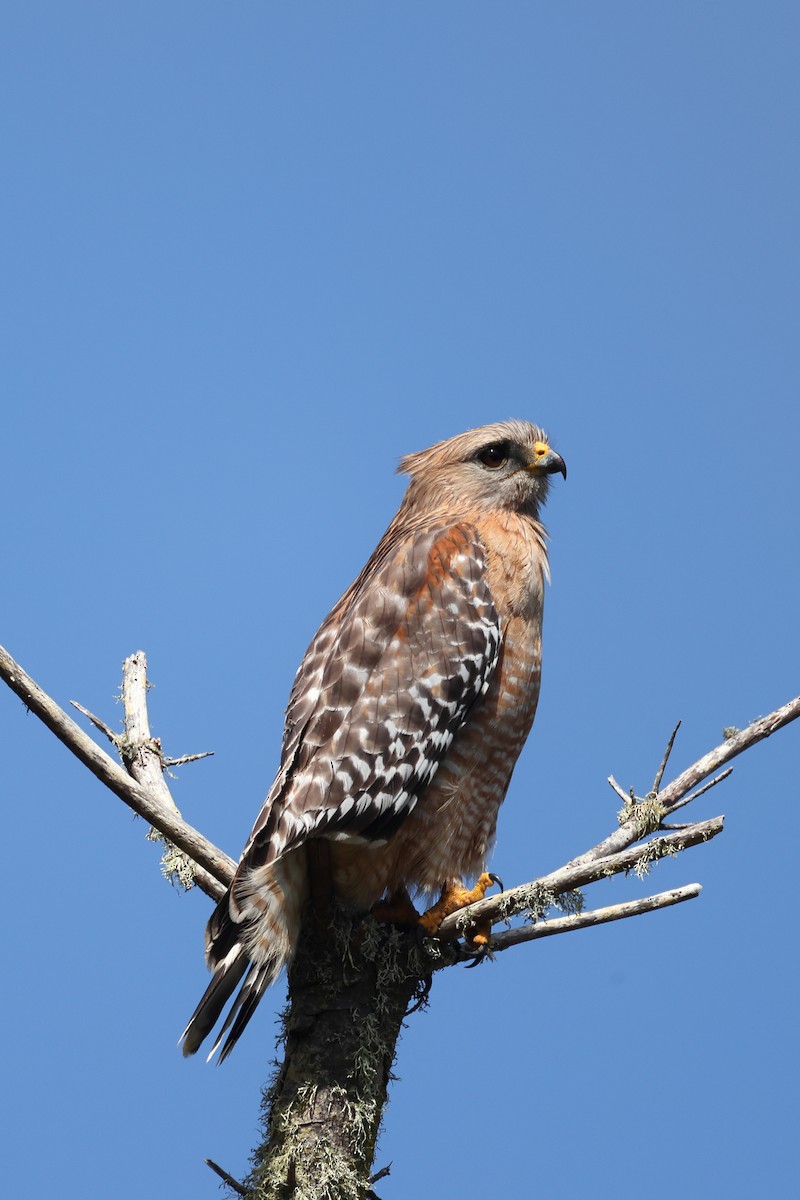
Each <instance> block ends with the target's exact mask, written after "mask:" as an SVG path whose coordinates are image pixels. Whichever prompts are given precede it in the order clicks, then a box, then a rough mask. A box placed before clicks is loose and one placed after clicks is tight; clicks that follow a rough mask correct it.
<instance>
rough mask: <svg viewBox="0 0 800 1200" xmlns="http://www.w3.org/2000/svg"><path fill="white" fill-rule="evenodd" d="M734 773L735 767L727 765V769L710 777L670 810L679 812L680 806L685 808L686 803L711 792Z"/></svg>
mask: <svg viewBox="0 0 800 1200" xmlns="http://www.w3.org/2000/svg"><path fill="white" fill-rule="evenodd" d="M732 774H733V767H727V768H726V770H724V771H721V772H720V774H719V775H715V776H714V778H713V779H709V781H708V783H704V784H703V786H702V787H701V788H698V789H697V791H695V792H692V793H691V795H689V796H684V797H683V799H682V800H678V801H677V803H675V804H673V805H672V807H671V809H670V810H669V811H670V812H677V810H678V809H679V808H683V807H684V806H685V805H686V804H691V803H692V801H693V800H696V799H697V797H698V796H702V795H703V793H704V792H709V791H710V790H711V788H712V787H716V786H717V784H718V783H722V781H723V779H727V778H728V776H729V775H732Z"/></svg>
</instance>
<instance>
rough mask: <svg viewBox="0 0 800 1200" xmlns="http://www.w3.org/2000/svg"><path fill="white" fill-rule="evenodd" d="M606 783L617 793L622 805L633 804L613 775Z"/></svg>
mask: <svg viewBox="0 0 800 1200" xmlns="http://www.w3.org/2000/svg"><path fill="white" fill-rule="evenodd" d="M608 782H609V783H610V784H611V786H612V788H613V789H614V791H615V792H616V793H617V795H618V796H619V798H620V800H621V801H622V803H623V804H633V800H632V799H631V797H630V795H629V793H628V792H626V791H625V790H624V788H621V787H620V785H619V784H618V783H617V781H616V779H615V778H614V776H613V775H609V777H608Z"/></svg>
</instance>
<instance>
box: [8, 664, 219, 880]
mask: <svg viewBox="0 0 800 1200" xmlns="http://www.w3.org/2000/svg"><path fill="white" fill-rule="evenodd" d="M0 679H3V681H4V682H5V683H7V684H8V686H9V687H10V688H11V690H12V691H13V692H15V693H16V694H17V695H18V696H19V698H20V699H21V700H22V702H23V704H24V705H25V707H26V708H28V709H29V710H30V711H31V712H33V713H35V714H36V716H37V717H38V718H39V719H40V720H41V721H43V722H44V724H45V725H46V726H47V728H48V729H50V730H51V731H52V732H53V733H54V734H55V735H56V737H57V738H58V739H59V741H61V742H63V743H64V745H65V746H66V747H67V749H68V750H70V751H71V752H72V753H73V754H74V755H75V757H76V758H78V759H80V761H81V762H82V763H83V764H84V766H86V767H88V768H89V770H90V771H91V772H92V774H93V775H96V776H97V778H98V779H99V780H100V782H101V783H104V784H105V785H106V787H108V788H110V790H111V791H112V792H113V793H114V795H115V796H118V797H119V798H120V800H122V801H123V802H124V803H125V804H127V805H128V807H129V808H132V809H133V811H134V812H136V813H138V814H139V816H140V817H144V818H145V820H146V821H149V822H150V824H151V825H154V826H155V827H156V829H158V830H159V831H160V832H161V833H163V834H164V836H165V837H168V838H169V840H170V841H171V842H174V843H175V845H176V846H177V847H178V848H179V849H180V850H183V851H184V853H185V854H188V855H189V856H190V857H191V858H193V859H194V861H195V862H196V863H199V864H200V866H202V867H205V869H206V870H207V871H208V872H209V874H210V875H211V876H212V877H213V879H214V880H215V881H216V882H215V884H214V889H215V895H214V896H213V897H212V898H215V899H218V898H219V896H220V895H221V894H222V892H223V891H224V888H221V889H220V888H219V887H218V885H219V884H220V883H221V884H224V886H225V887H227V885H228V883H229V882H230V880H231V879H232V877H233V872H234V871H235V869H236V864H235V862H234V861H233V859H232V858H229V857H228V855H227V854H225V853H223V851H222V850H219V849H218V848H217V847H216V846H215V845H213V844H212V843H211V842H209V841H208V840H207V839H206V838H204V837H203V835H202V834H201V833H199V832H198V830H196V829H194V828H193V827H192V826H191V825H189V824H188V823H187V822H186V821H184V820H183V819H182V818H181V817H179V816H177V815H176V814H175V813H174V812H171V811H170V810H169V809H168V808H167V807H166V806H165V805H163V804H162V803H160V801H158V800H156V799H155V798H154V797H153V796H152V795H151V794H150V792H149V791H148V790H147V789H146V788H143V787H142V786H141V785H140V784H138V783H136V781H135V780H133V779H131V778H130V776H129V775H127V774H126V772H125V771H124V770H123V768H122V767H121V766H119V764H118V763H115V762H114V760H113V758H111V757H110V756H109V755H108V754H106V753H105V751H104V750H101V749H100V747H99V746H98V745H97V743H96V742H94V741H93V740H92V739H91V738H90V737H89V736H88V734H85V733H84V732H83V730H82V729H80V728H79V727H78V726H77V725H76V724H75V722H74V721H73V720H72V718H71V717H68V716H67V714H66V713H65V712H64V711H63V709H61V708H59V706H58V705H57V704H56V702H55V701H54V700H53V699H52V698H51V697H50V696H48V695H47V693H46V692H44V691H43V690H42V689H41V688H40V687H39V685H38V684H37V683H36V682H35V681H34V680H33V679H31V677H30V675H28V674H27V672H26V671H24V670H23V669H22V667H21V666H20V665H19V663H17V662H15V661H14V659H13V658H12V657H11V655H10V654H9V653H8V651H7V650H5V649H4V648H3V647H2V646H0ZM204 890H205V889H204Z"/></svg>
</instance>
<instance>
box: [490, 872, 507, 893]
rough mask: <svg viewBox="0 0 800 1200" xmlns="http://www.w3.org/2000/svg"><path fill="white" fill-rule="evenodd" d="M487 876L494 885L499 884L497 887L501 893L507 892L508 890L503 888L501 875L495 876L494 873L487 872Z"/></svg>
mask: <svg viewBox="0 0 800 1200" xmlns="http://www.w3.org/2000/svg"><path fill="white" fill-rule="evenodd" d="M487 875H488V876H489V878H490V879H491V881H492V883H496V884H497V886H498V887H499V888H500V891H501V892H504V891H505V890H506V889H505V888H504V887H503V881H502V879H501V878H500V876H499V875H495V873H494V871H487Z"/></svg>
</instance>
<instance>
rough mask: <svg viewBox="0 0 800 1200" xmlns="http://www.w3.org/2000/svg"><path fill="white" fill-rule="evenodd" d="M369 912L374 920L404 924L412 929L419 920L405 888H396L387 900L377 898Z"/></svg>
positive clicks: (391, 923) (388, 923) (390, 923)
mask: <svg viewBox="0 0 800 1200" xmlns="http://www.w3.org/2000/svg"><path fill="white" fill-rule="evenodd" d="M370 912H371V914H372V916H373V917H374V918H375V920H376V921H383V922H385V923H386V924H387V925H405V926H410V927H411V928H412V929H414V928H416V926H417V923H418V922H419V920H420V916H419V913H418V912H417V910H416V909H415V908H414V905H413V904H412V903H411V897H410V896H409V894H408V892H407V891H406V889H405V888H398V890H397V891H396V892H392V894H391V896H389V898H388V900H379V901H378V903H377V904H373V906H372V908H371V909H370Z"/></svg>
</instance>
